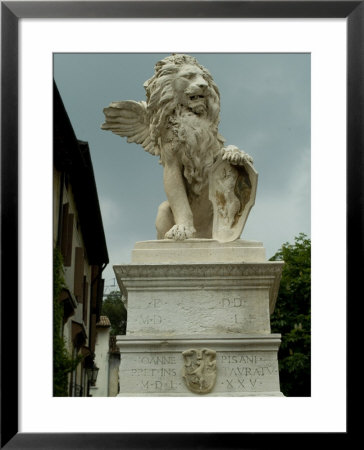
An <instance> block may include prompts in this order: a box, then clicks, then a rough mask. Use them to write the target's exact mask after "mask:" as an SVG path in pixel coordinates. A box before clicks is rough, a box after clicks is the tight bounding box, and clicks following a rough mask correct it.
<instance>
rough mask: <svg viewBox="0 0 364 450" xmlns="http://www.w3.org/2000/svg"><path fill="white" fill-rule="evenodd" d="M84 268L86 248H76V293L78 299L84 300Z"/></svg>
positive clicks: (79, 300)
mask: <svg viewBox="0 0 364 450" xmlns="http://www.w3.org/2000/svg"><path fill="white" fill-rule="evenodd" d="M83 269H84V250H83V248H82V247H76V248H75V276H74V294H75V297H76V298H77V301H78V302H80V303H82V301H83Z"/></svg>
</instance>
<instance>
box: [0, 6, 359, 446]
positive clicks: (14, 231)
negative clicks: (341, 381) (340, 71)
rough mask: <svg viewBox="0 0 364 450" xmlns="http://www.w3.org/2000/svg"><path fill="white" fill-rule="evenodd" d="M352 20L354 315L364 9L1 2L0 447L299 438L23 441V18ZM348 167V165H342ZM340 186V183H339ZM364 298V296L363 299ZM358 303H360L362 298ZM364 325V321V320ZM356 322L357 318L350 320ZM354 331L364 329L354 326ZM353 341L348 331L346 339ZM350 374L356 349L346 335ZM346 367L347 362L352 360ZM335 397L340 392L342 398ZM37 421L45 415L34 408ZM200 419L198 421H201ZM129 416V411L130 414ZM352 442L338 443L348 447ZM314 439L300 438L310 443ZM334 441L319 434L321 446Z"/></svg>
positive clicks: (117, 436) (80, 436)
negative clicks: (20, 91)
mask: <svg viewBox="0 0 364 450" xmlns="http://www.w3.org/2000/svg"><path fill="white" fill-rule="evenodd" d="M111 17H112V18H237V17H243V18H346V20H347V55H348V57H347V75H348V83H347V180H348V182H347V299H346V301H347V312H348V314H350V309H349V307H348V306H349V305H350V300H351V301H354V300H359V298H358V294H357V293H358V292H359V293H360V292H361V286H360V285H359V282H360V280H361V278H362V277H363V273H364V258H363V248H364V246H363V230H364V223H363V222H364V220H363V219H364V208H363V203H364V189H363V187H364V186H363V184H364V182H363V177H362V174H363V172H364V164H363V162H364V151H363V149H364V132H363V129H364V1H330V0H327V1H273V0H272V1H238V0H237V1H161V2H155V1H130V2H129V1H122V2H119V1H114V2H107V1H92V2H89V1H79V2H77V1H71V2H70V1H68V2H62V1H56V2H47V1H38V2H33V1H4V2H1V65H2V68H1V448H9V449H28V448H29V449H31V448H32V449H83V448H88V449H96V448H97V449H124V448H125V449H135V448H153V449H164V448H166V449H167V448H168V449H169V448H171V449H180V448H198V449H202V448H213V449H217V448H221V449H226V448H266V447H273V448H274V447H275V446H276V445H278V442H279V447H280V448H282V447H286V446H288V445H289V446H292V445H296V444H297V435H295V434H287V435H285V436H284V439H283V440H282V436H281V435H280V434H257V433H247V434H245V433H244V434H243V435H242V434H241V433H229V434H226V433H216V434H215V433H198V434H194V433H192V434H191V433H182V434H181V433H172V434H170V433H155V434H153V433H136V434H131V433H86V434H85V433H35V434H32V433H19V432H18V412H19V411H18V407H17V405H18V401H19V398H18V378H17V374H18V351H17V336H18V331H19V330H18V324H17V317H18V302H17V299H18V282H19V279H18V270H17V268H18V262H19V257H18V251H19V246H18V200H19V199H18V182H19V179H18V76H19V74H18V51H19V43H18V23H19V19H22V18H111ZM343 158H344V156H343ZM339 182H340V181H339ZM361 295H362V294H359V296H361ZM354 296H355V298H354ZM356 316H357V317H359V315H358V314H357V315H356ZM351 319H352V317H350V320H351ZM352 328H353V329H359V327H358V326H355V324H353V325H352ZM341 333H345V330H341ZM347 337H348V340H347V343H348V345H347V348H348V355H349V356H348V358H347V361H346V362H347V363H348V365H349V361H350V352H351V349H352V346H351V344H352V341H351V340H350V335H348V336H347ZM343 363H345V361H343ZM333 395H334V393H333ZM35 413H36V406H35ZM191 413H193V412H191ZM195 413H196V412H195ZM124 414H127V411H124ZM350 417H351V416H350V409H349V408H348V416H347V420H348V428H347V430H348V431H347V432H346V433H337V434H335V435H334V436H333V435H331V436H333V437H334V438H335V443H338V444H339V445H340V443H341V444H342V443H344V439H345V443H346V444H347V443H348V442H347V441H348V439H349V438H351V437H352V436H353V434H352V433H351V431H352V429H351V426H350V424H351V421H350ZM311 438H312V436H310V435H309V434H303V435H301V436H300V438H299V439H300V440H299V444H307V442H306V441H309V440H310V439H311ZM327 438H328V436H327V435H326V434H324V433H322V434H321V433H318V434H315V437H314V439H315V444H320V443H323V442H325V444H326V445H327V442H328V441H327Z"/></svg>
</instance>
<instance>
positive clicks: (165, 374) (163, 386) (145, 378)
mask: <svg viewBox="0 0 364 450" xmlns="http://www.w3.org/2000/svg"><path fill="white" fill-rule="evenodd" d="M176 365H177V357H176V355H173V354H168V353H166V354H164V353H155V354H141V355H135V356H134V362H133V367H132V368H131V369H129V370H126V371H125V372H124V374H125V375H124V376H125V377H129V380H130V382H131V383H132V385H133V386H135V388H136V391H137V392H145V393H158V392H177V391H178V390H179V387H180V384H181V382H180V377H179V376H178V373H177V372H178V371H177V368H176Z"/></svg>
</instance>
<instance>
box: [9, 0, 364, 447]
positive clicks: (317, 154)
mask: <svg viewBox="0 0 364 450" xmlns="http://www.w3.org/2000/svg"><path fill="white" fill-rule="evenodd" d="M1 21H2V25H1V45H2V51H1V57H2V71H1V83H2V85H1V86H2V88H1V92H2V99H1V100H2V114H1V139H2V144H1V270H2V272H1V330H2V333H1V439H2V441H1V446H2V447H4V448H59V449H63V448H105V449H106V448H148V447H150V446H153V447H154V448H165V447H168V448H169V447H171V448H187V447H192V448H194V447H198V448H234V447H237V448H241V447H242V446H241V444H240V443H241V442H244V444H243V448H245V447H246V448H250V447H253V448H260V447H266V446H267V445H274V444H275V442H274V441H275V440H276V439H280V440H281V439H282V438H283V439H284V440H286V441H287V443H288V442H289V443H291V444H292V443H293V442H294V441H295V439H297V436H296V434H297V433H300V437H299V438H300V439H302V440H304V441H306V440H307V441H308V440H309V439H310V433H312V432H314V433H315V439H317V438H319V436H320V435H321V434H320V433H322V436H323V437H325V439H327V433H329V434H330V433H331V434H332V435H334V434H335V439H339V440H340V439H342V440H345V441H347V440H348V438H349V437H350V435H349V433H348V430H349V429H350V428H348V427H347V425H346V420H347V419H346V417H347V416H346V414H347V412H346V401H347V392H346V367H347V355H346V348H347V349H349V348H350V347H351V346H350V341H349V340H348V339H349V336H348V335H347V330H346V327H345V320H343V318H345V315H346V314H347V308H346V304H347V302H348V301H349V300H350V299H351V298H352V301H353V297H354V293H355V294H356V293H357V292H360V291H358V289H359V281H358V280H360V277H361V274H362V272H363V269H364V267H363V262H362V260H363V258H362V256H363V255H362V253H363V252H362V250H363V241H362V234H363V198H364V193H363V181H362V173H363V169H364V167H363V152H362V149H363V143H364V139H363V123H364V107H363V98H364V87H363V84H364V81H363V80H364V76H363V75H364V74H363V68H364V57H363V43H364V5H363V2H362V1H355V2H351V1H337V2H336V1H324V2H320V1H317V2H316V1H307V2H306V1H298V2H296V1H287V2H275V1H252V2H245V1H231V2H230V1H227V2H226V1H225V2H220V1H211V2H199V1H182V2H180V1H162V2H154V1H133V2H126V1H125V2H124V1H120V2H119V1H111V2H97V1H96V2H73V1H71V2H31V1H29V2H28V1H27V2H17V1H13V2H11V1H9V2H6V1H5V2H2V3H1ZM212 25H213V28H209V27H210V26H211V27H212ZM194 26H196V27H198V28H197V29H195V28H194ZM307 26H308V28H307ZM118 27H120V30H121V31H120V32H118V31H117V30H118V29H119V28H118ZM305 27H306V28H305ZM320 27H322V29H325V39H322V40H323V41H324V43H323V44H322V45H321V44H320V43H319V42H320V38H322V36H320V32H319V30H320ZM35 29H37V33H34V30H35ZM216 29H217V30H218V32H216V31H215V32H212V30H216ZM279 29H281V30H279ZM161 30H162V31H161ZM163 33H164V34H163ZM311 33H312V36H317V47H314V46H315V45H316V43H315V42H314V41H315V39H316V38H313V37H312V36H311ZM315 33H317V35H316V34H315ZM199 34H200V35H201V36H205V37H208V39H204V40H203V42H202V38H201V42H199V41H197V42H196V35H199ZM92 35H95V36H97V39H98V41H96V40H95V41H92V42H91V36H92ZM166 36H168V39H166ZM297 36H298V37H297ZM291 39H292V43H291ZM294 39H296V40H294ZM89 40H90V41H89ZM148 41H150V42H148ZM162 42H163V44H162ZM209 42H210V43H209ZM174 48H176V51H177V52H180V50H184V49H185V48H186V49H187V50H188V51H191V53H192V52H194V53H211V52H216V53H229V52H231V53H234V52H236V53H238V52H251V53H255V52H256V53H261V52H264V51H266V52H267V53H270V52H271V53H274V52H278V51H281V52H282V53H284V52H311V51H313V53H312V55H313V56H312V58H313V60H312V61H313V63H312V67H313V72H312V79H313V80H316V77H318V79H320V80H319V81H318V82H316V81H315V83H313V89H312V104H313V109H312V121H313V127H312V136H311V137H312V142H313V144H314V145H313V147H314V151H313V153H312V177H313V179H314V180H315V184H314V185H313V188H312V208H313V217H315V219H313V230H314V231H313V244H314V245H315V243H316V244H317V247H320V248H321V249H323V250H322V252H321V253H320V254H319V255H316V253H314V256H315V260H314V261H315V263H314V267H313V270H315V272H314V273H315V275H314V278H313V286H314V289H315V292H316V298H317V299H321V303H322V304H324V305H325V306H324V310H322V308H323V307H322V306H321V309H320V307H318V308H317V310H316V311H317V314H316V315H315V318H314V319H313V321H314V326H315V330H316V335H320V336H319V338H318V340H320V342H318V341H317V342H318V343H317V345H316V346H314V357H313V365H314V366H315V375H314V376H316V375H317V374H318V372H321V374H320V377H321V378H320V381H319V382H318V383H315V384H314V385H313V391H312V396H311V398H306V399H304V400H302V401H300V403H299V407H297V404H296V403H294V399H290V398H279V399H274V401H268V402H267V401H266V399H265V400H264V401H261V400H262V399H259V398H249V399H246V398H244V399H242V398H240V399H238V401H237V400H235V401H231V399H229V401H221V402H218V401H217V400H215V399H213V398H205V399H202V398H199V399H195V398H194V399H188V398H183V399H179V400H178V402H177V401H176V400H175V399H173V398H164V399H159V400H158V403H157V401H156V400H155V399H147V400H146V399H141V398H137V397H135V398H129V399H124V398H113V399H107V400H108V402H107V403H105V402H104V401H101V399H96V398H94V399H88V398H87V399H86V398H85V399H72V398H62V399H52V398H47V397H51V395H49V393H50V390H49V374H50V373H51V369H50V367H49V366H50V364H49V360H48V359H49V358H48V356H49V353H50V342H49V333H50V332H51V330H52V324H51V319H50V317H51V315H50V314H51V312H50V311H51V305H50V304H49V305H48V306H46V307H45V306H44V305H45V303H44V302H45V301H46V299H47V295H48V296H49V292H51V289H52V268H51V267H50V265H51V264H50V261H49V262H48V256H49V255H51V252H50V249H49V246H50V242H51V240H50V234H49V232H48V231H47V229H48V228H47V227H48V223H49V219H48V218H47V217H48V216H49V209H47V208H46V206H45V204H46V203H49V204H51V200H50V193H49V192H48V191H49V189H47V188H45V186H46V187H49V186H51V182H50V181H51V176H52V175H51V174H50V173H49V167H50V164H51V156H49V154H50V153H51V152H49V153H47V150H45V151H44V148H45V149H47V145H48V144H49V142H51V140H50V136H51V133H52V131H51V128H52V126H51V124H52V118H51V114H49V112H50V111H51V110H50V109H49V106H50V105H51V104H52V102H51V93H50V92H48V91H50V90H51V89H48V86H51V83H49V79H51V78H53V77H52V74H53V72H52V70H53V67H52V63H53V60H52V55H53V54H61V53H62V52H64V53H65V54H70V53H75V54H77V53H79V54H81V53H92V52H98V53H107V52H110V53H112V52H115V53H117V52H119V53H123V52H124V53H130V54H132V53H152V52H155V53H163V54H166V53H169V52H171V51H173V50H174ZM313 48H315V49H314V50H312V49H313ZM186 53H187V51H186ZM326 62H327V65H325V64H326ZM75 67H76V65H75ZM325 67H327V68H329V69H326V70H325ZM29 68H30V70H31V71H32V73H33V76H32V77H31V78H30V77H28V70H29ZM317 68H319V70H318V71H317ZM74 70H77V67H76V68H75V69H74ZM318 72H321V74H320V73H318ZM69 77H70V78H71V77H72V73H70V74H69ZM320 77H321V78H320ZM100 83H102V80H100ZM345 87H346V92H345ZM29 94H30V95H29ZM90 95H92V92H90ZM43 98H44V99H45V100H43ZM113 100H117V99H110V101H113ZM38 103H39V105H38ZM105 106H107V105H105ZM80 107H82V106H81V105H80ZM37 108H38V109H37ZM325 108H326V110H327V109H328V110H331V112H332V115H330V116H329V119H327V118H326V117H325V116H324V115H323V114H322V111H325ZM87 114H88V112H87V111H85V115H87ZM330 130H331V132H330ZM339 130H340V131H339ZM80 138H82V137H81V136H80ZM85 138H86V139H87V137H85ZM331 145H332V152H330V146H331ZM345 146H346V152H345ZM48 147H49V145H48ZM320 147H321V150H320ZM247 150H248V149H247ZM248 151H249V150H248ZM143 156H144V155H143ZM325 216H326V217H325ZM24 219H26V220H24ZM331 228H332V229H333V230H334V231H332V230H331ZM30 241H32V242H31V245H30V246H28V243H29V242H30ZM35 244H36V245H35ZM315 252H316V250H315ZM36 253H38V254H36ZM358 254H359V255H358ZM39 255H41V256H39ZM357 255H358V257H357ZM331 280H335V285H333V283H334V281H331ZM335 292H336V294H335ZM334 294H335V295H334ZM356 295H357V294H356ZM345 297H346V298H345ZM50 303H51V302H50ZM325 308H328V309H325ZM319 309H320V310H319ZM325 317H330V320H329V321H325ZM30 318H31V319H30ZM322 321H324V325H323V322H322ZM29 322H30V323H29ZM327 322H329V323H327ZM338 326H339V328H338ZM321 329H322V330H323V331H320V330H321ZM317 330H319V331H320V332H317ZM18 336H19V337H18ZM334 343H335V344H334ZM333 346H334V347H333ZM325 348H326V353H327V354H324V353H325V352H324V351H323V350H324V349H325ZM47 358H48V359H47ZM18 374H19V375H18ZM335 382H336V385H337V386H340V388H338V389H337V391H336V392H335V395H333V393H332V391H330V392H331V394H330V396H329V390H328V389H327V390H326V391H325V393H324V394H322V392H319V391H320V389H323V390H324V388H325V384H329V383H331V384H330V387H332V388H333V387H334V386H335ZM42 390H44V392H42ZM320 396H321V397H320ZM323 398H324V400H325V401H323ZM99 400H100V401H99ZM149 400H150V401H149ZM205 400H206V401H205ZM252 400H254V402H252ZM80 401H83V402H85V403H84V404H82V405H81V404H80V403H79V402H80ZM316 401H317V403H316ZM331 402H332V403H331ZM323 403H326V405H325V407H326V408H327V407H329V409H330V410H331V414H332V416H330V415H329V419H326V420H325V422H324V424H323V425H322V428H320V424H319V423H317V424H315V423H314V422H315V420H316V422H317V421H318V416H319V415H321V416H323V415H324V414H323V411H324V409H320V408H323ZM330 405H331V406H330ZM17 406H18V407H17ZM299 408H301V412H300V411H299ZM315 409H316V411H315ZM32 411H33V413H32ZM292 411H294V414H292ZM302 411H304V412H305V414H303V413H302ZM309 411H312V415H311V416H310V415H309ZM295 414H296V416H295V417H296V420H295V423H292V421H291V422H290V423H289V424H288V421H289V419H288V416H291V420H292V416H294V415H295ZM31 416H33V417H31ZM258 417H259V418H260V420H262V424H261V426H258V425H259V424H257V423H255V424H254V423H253V422H254V421H256V418H258ZM279 418H283V420H287V424H284V423H283V424H282V419H281V420H279ZM305 421H306V423H305ZM330 421H331V425H330V423H329V422H330ZM263 422H264V425H263ZM119 424H120V425H119ZM268 442H269V443H268ZM280 442H281V441H280Z"/></svg>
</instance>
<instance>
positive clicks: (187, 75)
mask: <svg viewBox="0 0 364 450" xmlns="http://www.w3.org/2000/svg"><path fill="white" fill-rule="evenodd" d="M182 76H183V78H187V79H188V80H190V79H191V78H193V76H194V74H193V73H184V74H183V75H182Z"/></svg>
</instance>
